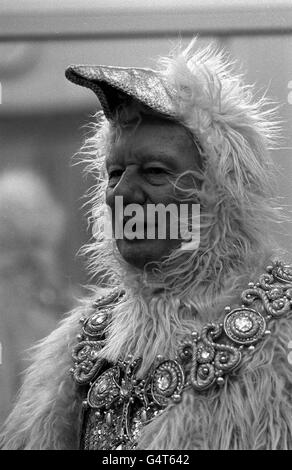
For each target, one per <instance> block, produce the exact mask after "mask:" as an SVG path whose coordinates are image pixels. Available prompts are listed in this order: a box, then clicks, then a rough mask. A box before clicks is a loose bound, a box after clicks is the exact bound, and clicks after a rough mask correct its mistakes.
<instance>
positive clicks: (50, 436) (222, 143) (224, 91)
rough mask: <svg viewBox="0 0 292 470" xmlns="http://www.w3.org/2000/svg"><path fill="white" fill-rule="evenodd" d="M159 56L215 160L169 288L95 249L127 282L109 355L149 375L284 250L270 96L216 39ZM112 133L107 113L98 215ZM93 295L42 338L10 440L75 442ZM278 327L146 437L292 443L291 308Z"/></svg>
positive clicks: (187, 121) (98, 163)
mask: <svg viewBox="0 0 292 470" xmlns="http://www.w3.org/2000/svg"><path fill="white" fill-rule="evenodd" d="M162 63H163V67H162V68H161V71H160V73H161V76H163V77H164V79H165V80H167V82H168V83H169V84H170V85H171V87H173V88H174V89H175V90H176V93H177V94H176V96H177V99H176V101H175V107H176V114H177V116H178V120H179V121H180V122H182V123H183V124H184V125H185V126H187V127H188V128H189V129H190V130H191V132H192V133H193V134H194V136H196V138H197V139H198V141H199V144H200V147H201V149H202V158H204V159H205V162H206V164H205V169H204V181H203V184H202V187H201V188H200V190H199V191H198V197H199V199H200V203H201V204H202V206H203V207H204V214H203V216H202V220H201V242H200V246H199V248H198V250H196V252H194V253H189V254H188V256H187V257H186V256H185V254H182V253H181V252H180V251H179V250H177V252H175V253H174V254H173V255H172V256H171V257H170V260H169V261H168V262H167V263H166V264H165V265H164V266H162V276H163V282H164V287H165V289H164V290H163V291H161V290H157V289H156V286H155V285H154V286H153V285H152V284H151V283H149V282H147V279H145V277H144V275H143V273H141V272H138V271H137V270H135V269H134V268H131V266H128V265H125V263H124V262H123V260H121V259H119V256H118V254H116V252H115V249H114V246H113V244H112V242H110V241H104V240H102V238H100V237H99V236H98V235H97V237H96V240H95V241H94V243H92V244H91V245H90V246H88V247H87V248H86V251H87V252H88V254H89V255H90V257H91V269H92V270H93V271H94V273H95V274H98V273H102V272H104V269H105V268H106V269H107V274H108V276H109V277H110V282H109V283H110V285H112V286H120V287H123V288H124V289H125V290H126V296H125V300H124V302H122V303H121V304H120V305H119V306H118V307H116V308H115V310H114V315H113V323H112V325H111V327H110V330H109V336H108V340H107V344H106V346H105V348H104V349H103V350H102V351H101V353H100V354H101V356H102V357H105V358H107V359H108V360H109V361H111V362H115V361H117V359H118V358H119V357H121V356H122V357H124V356H126V355H127V354H129V353H131V354H132V355H134V357H139V356H140V357H142V358H143V362H142V365H141V368H140V370H139V374H140V376H141V377H142V376H143V375H144V374H147V371H148V370H149V367H150V366H151V365H152V363H153V361H154V360H155V357H156V356H157V354H162V355H164V356H166V357H173V356H174V354H175V351H176V348H177V345H178V342H179V340H180V339H181V338H183V337H184V335H186V334H187V333H190V332H191V331H192V330H194V329H200V328H201V326H202V325H203V324H204V323H206V322H208V321H210V320H213V321H219V320H222V318H223V316H224V307H225V306H226V305H234V304H236V305H238V303H240V300H239V296H240V293H241V291H242V290H243V289H244V288H246V286H247V283H248V282H249V281H256V280H257V278H258V276H259V274H261V273H262V272H263V271H264V268H265V266H266V265H267V264H269V263H270V259H271V258H272V257H274V256H275V254H276V251H275V245H274V242H273V240H271V239H270V236H269V234H270V228H269V227H270V225H269V224H270V220H271V218H272V219H274V220H278V218H279V216H278V213H277V209H276V205H275V203H274V201H273V199H272V191H271V188H272V187H273V167H272V165H271V163H270V161H269V156H268V147H269V146H270V145H271V142H272V141H273V137H274V135H275V130H276V126H275V124H274V122H272V117H271V116H272V115H271V114H270V113H269V112H268V111H266V110H265V109H264V108H263V107H264V105H265V101H264V100H260V102H258V103H255V102H254V101H253V100H252V95H251V90H250V88H248V87H245V86H244V85H243V84H242V82H241V78H240V77H237V76H235V75H233V74H232V72H231V71H230V66H229V65H228V63H227V61H226V60H225V59H224V57H223V55H222V54H221V53H218V52H216V51H214V50H212V49H211V48H210V49H207V50H203V51H198V52H194V46H193V44H192V45H191V46H190V47H189V48H188V49H187V50H186V51H184V52H182V53H181V52H179V53H177V54H175V55H174V56H172V57H170V58H167V59H164V60H163V61H162ZM110 134H111V127H110V123H108V122H107V121H106V120H102V121H101V123H99V124H98V125H97V126H96V132H95V133H94V136H93V137H92V138H90V139H89V140H88V141H87V143H86V145H85V147H84V149H83V153H86V154H87V156H88V158H89V159H90V170H91V171H93V172H96V174H97V178H98V179H97V185H96V188H94V190H93V193H92V196H93V198H92V201H93V217H98V216H100V215H101V214H102V211H103V208H104V189H105V185H106V178H105V179H103V177H102V175H103V174H104V173H103V168H104V159H105V156H106V153H107V148H108V144H109V139H110ZM96 290H97V289H96ZM95 296H96V293H93V296H92V299H94V298H95ZM92 299H88V300H86V301H84V303H83V304H82V306H80V307H79V308H78V309H76V310H75V311H74V312H72V313H71V314H70V315H69V316H68V318H66V319H65V320H63V322H62V323H61V325H60V326H59V328H58V329H57V330H55V331H54V332H53V333H52V334H51V335H50V336H49V337H48V338H47V339H46V340H44V341H43V342H42V343H41V344H39V345H38V346H37V347H36V348H35V351H34V361H33V363H32V365H31V367H30V369H29V370H28V372H27V375H26V379H25V383H24V386H23V389H22V392H21V394H20V396H19V399H18V402H17V404H16V406H15V408H14V411H13V412H12V414H11V415H10V417H9V419H8V421H7V424H6V427H5V429H4V431H3V441H4V446H3V447H4V448H9V449H19V448H25V449H76V448H78V435H79V431H80V429H79V428H80V410H81V399H80V396H79V395H78V391H77V387H75V386H74V384H73V382H72V378H71V376H70V374H69V369H70V367H71V365H72V359H71V350H72V347H73V345H74V344H75V343H76V335H77V334H78V333H79V331H80V325H79V318H80V317H81V315H82V316H86V315H88V314H89V313H90V312H91V305H92ZM271 329H272V335H271V336H270V337H267V338H266V339H265V340H264V341H262V342H261V343H260V344H258V345H256V349H255V352H254V353H253V355H252V356H251V357H246V358H245V360H244V362H243V364H242V367H241V368H240V370H239V371H238V373H237V374H236V376H235V377H232V379H230V380H227V381H226V383H225V385H224V386H223V387H222V388H216V387H215V388H212V389H210V390H209V391H208V392H206V393H199V392H195V391H193V390H191V391H190V390H189V391H186V392H185V393H184V394H183V399H182V401H181V402H180V403H179V404H171V405H169V407H168V408H167V409H166V410H165V412H164V413H162V414H161V415H160V416H159V417H158V418H156V419H154V420H153V421H152V422H151V423H150V424H148V425H147V426H145V428H144V430H143V433H142V437H141V439H140V441H139V445H138V448H142V449H185V450H190V449H195V450H196V449H292V399H291V386H292V366H291V364H289V362H288V358H287V355H288V349H287V348H288V343H289V341H290V340H291V339H292V321H291V318H289V316H285V317H283V318H281V319H277V320H275V321H273V324H272V328H271Z"/></svg>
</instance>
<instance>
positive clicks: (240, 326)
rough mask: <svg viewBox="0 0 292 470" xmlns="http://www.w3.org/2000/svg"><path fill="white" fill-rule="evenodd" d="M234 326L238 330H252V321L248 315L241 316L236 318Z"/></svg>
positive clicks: (243, 331)
mask: <svg viewBox="0 0 292 470" xmlns="http://www.w3.org/2000/svg"><path fill="white" fill-rule="evenodd" d="M234 326H235V328H236V329H237V330H238V331H241V332H242V333H245V332H246V331H249V330H251V328H252V321H251V320H250V319H249V318H247V317H239V318H236V320H235V322H234Z"/></svg>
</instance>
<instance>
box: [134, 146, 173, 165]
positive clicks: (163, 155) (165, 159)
mask: <svg viewBox="0 0 292 470" xmlns="http://www.w3.org/2000/svg"><path fill="white" fill-rule="evenodd" d="M135 153H136V152H135ZM136 154H137V158H138V160H139V161H140V163H148V162H153V161H159V162H162V163H164V164H165V165H167V166H170V167H173V168H176V167H177V163H176V158H177V157H176V156H175V155H171V153H169V152H165V151H153V152H151V151H143V150H141V151H140V152H139V151H138V152H137V153H136Z"/></svg>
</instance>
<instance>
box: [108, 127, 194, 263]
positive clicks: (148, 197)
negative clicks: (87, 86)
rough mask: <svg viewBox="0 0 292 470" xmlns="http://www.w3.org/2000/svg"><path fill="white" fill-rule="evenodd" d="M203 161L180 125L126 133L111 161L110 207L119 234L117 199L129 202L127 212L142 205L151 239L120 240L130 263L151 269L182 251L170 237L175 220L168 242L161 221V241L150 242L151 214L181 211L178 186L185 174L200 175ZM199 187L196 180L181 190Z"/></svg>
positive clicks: (184, 182) (185, 180)
mask: <svg viewBox="0 0 292 470" xmlns="http://www.w3.org/2000/svg"><path fill="white" fill-rule="evenodd" d="M199 161H200V157H199V153H198V150H197V148H196V146H195V144H194V142H193V141H192V139H191V137H190V135H189V134H188V133H187V131H186V130H185V129H184V128H183V127H182V126H180V125H179V124H176V123H174V122H171V121H167V120H163V119H153V118H147V119H145V120H144V119H143V120H142V122H141V123H140V124H139V126H138V127H137V128H135V127H130V128H128V127H127V128H125V129H124V130H123V132H122V135H121V137H120V138H119V139H118V140H117V142H116V143H115V144H114V145H113V147H112V150H111V153H110V155H109V156H108V158H107V161H106V166H107V172H108V177H109V181H108V187H107V191H106V202H107V204H108V206H109V207H110V208H111V210H112V215H113V217H112V219H113V229H114V233H115V229H116V224H117V222H116V221H117V214H115V212H116V210H117V209H116V207H117V205H115V202H117V199H116V197H117V196H120V197H121V196H122V198H123V199H122V201H123V209H125V208H126V207H127V206H128V205H129V204H136V205H139V207H140V208H141V210H142V214H143V215H144V222H145V223H143V234H144V235H145V236H144V237H143V238H142V239H138V238H134V239H131V238H132V237H130V236H129V235H128V234H127V230H125V231H124V232H123V236H122V238H117V237H116V243H117V247H118V250H119V251H120V253H121V255H122V256H123V258H124V259H125V260H126V261H127V262H128V263H130V264H132V265H134V266H136V267H138V268H140V269H143V267H144V266H145V265H146V264H147V263H151V262H153V261H161V260H163V258H164V257H166V256H167V255H169V254H170V252H171V251H172V250H173V249H175V248H178V247H179V246H180V245H181V239H180V237H177V238H176V239H173V236H170V224H171V222H170V219H169V218H167V223H166V232H165V233H166V236H165V237H164V238H163V239H161V238H160V236H158V231H157V230H158V229H157V223H158V220H157V217H156V221H155V229H156V232H155V233H156V236H155V238H154V239H149V236H148V238H147V224H148V226H149V224H152V225H153V220H152V222H151V221H150V220H149V215H148V219H147V208H148V207H149V206H150V205H152V207H153V205H157V204H163V205H164V206H168V205H169V204H175V205H176V206H177V208H178V210H179V207H180V203H181V202H182V201H183V199H184V198H185V197H186V196H183V193H180V191H179V190H177V189H175V187H174V184H173V183H175V181H176V180H177V178H178V177H179V176H180V175H181V174H182V173H184V172H185V171H188V170H198V168H199ZM194 184H195V182H194V179H193V178H191V177H190V176H188V177H182V178H181V180H180V181H179V187H180V188H181V187H182V186H183V187H184V188H185V189H187V188H190V187H192V188H193V187H194ZM119 200H120V201H121V198H119ZM141 210H140V215H141ZM178 213H179V212H178ZM123 214H124V212H123ZM133 215H134V213H133ZM122 220H123V227H124V228H126V226H125V224H126V223H127V222H128V220H129V217H124V216H123V217H122ZM140 228H141V225H140ZM127 235H128V236H127Z"/></svg>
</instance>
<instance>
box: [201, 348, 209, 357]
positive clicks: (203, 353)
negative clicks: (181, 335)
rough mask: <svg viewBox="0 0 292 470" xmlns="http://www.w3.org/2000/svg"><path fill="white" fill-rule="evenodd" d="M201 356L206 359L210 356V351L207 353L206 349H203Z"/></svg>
mask: <svg viewBox="0 0 292 470" xmlns="http://www.w3.org/2000/svg"><path fill="white" fill-rule="evenodd" d="M201 357H202V358H203V359H208V358H209V357H210V353H209V352H208V351H206V350H203V351H202V352H201Z"/></svg>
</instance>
